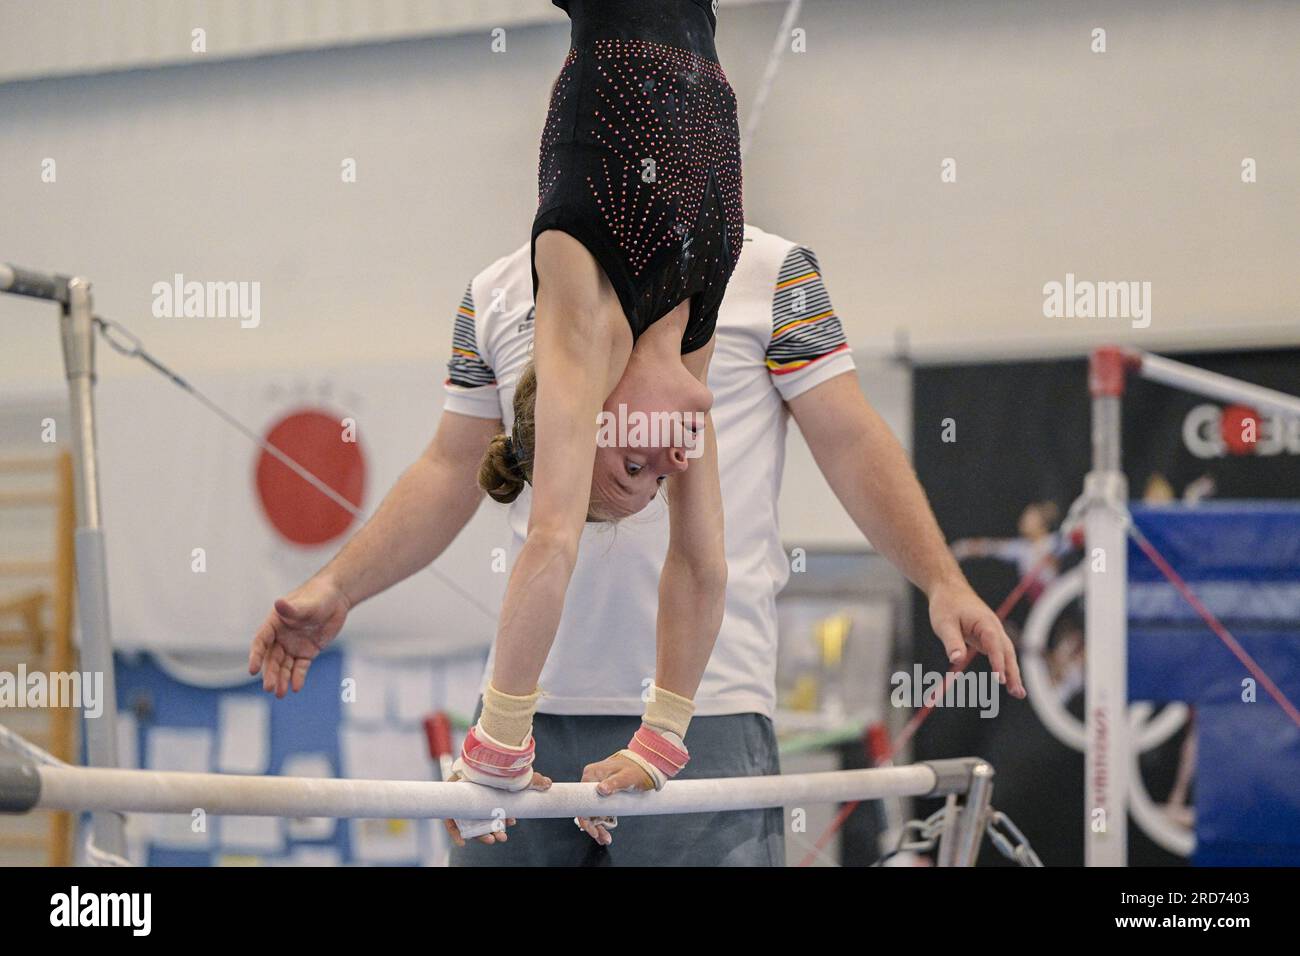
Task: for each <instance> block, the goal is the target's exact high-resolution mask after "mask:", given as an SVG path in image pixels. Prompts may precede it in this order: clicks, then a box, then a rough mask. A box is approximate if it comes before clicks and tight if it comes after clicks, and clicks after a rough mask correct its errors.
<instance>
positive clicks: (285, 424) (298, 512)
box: [256, 409, 366, 546]
mask: <svg viewBox="0 0 1300 956" xmlns="http://www.w3.org/2000/svg"><path fill="white" fill-rule="evenodd" d="M265 437H266V441H268V442H269V443H270V444H272V445H274V446H275V447H276V448H278V449H280V451H282V452H284V453H285V454H286V455H288V456H289V457H290V458H292V459H293V460H294V461H296V462H297V463H298V464H300V465H302V466H303V467H304V468H306V469H307V470H308V471H309V472H311V473H312V474H313V475H315V476H316V477H317V478H319V479H320V480H321V481H323V482H324V483H325V484H326V485H328V486H329V487H330V488H332V489H333V490H334V491H335V492H336V493H337V494H338V495H339V496H340V497H342V498H343V499H344V500H345V501H348V502H351V504H352V505H353V507H357V508H359V507H360V506H361V495H362V492H363V491H364V490H365V485H366V462H365V458H364V456H363V455H362V453H361V446H360V445H359V444H358V443H357V442H356V441H345V440H344V439H345V437H347V436H346V435H345V434H344V426H343V424H342V423H341V422H340V420H339V417H338V416H336V415H327V414H325V413H324V412H321V411H317V410H315V409H301V410H299V411H295V412H291V413H290V414H288V415H286V416H285V417H284V418H282V419H280V420H279V421H278V422H276V423H275V425H273V426H272V427H271V430H270V432H268V433H267V435H266V436H265ZM256 482H257V497H258V500H259V501H261V503H262V511H263V512H264V513H265V514H266V518H267V520H268V521H270V522H271V525H272V527H274V528H275V530H276V531H278V532H279V533H280V534H281V536H283V537H284V538H286V539H287V540H289V541H291V542H292V543H294V544H299V545H304V546H312V545H319V544H324V543H325V542H327V541H332V540H333V539H335V538H337V537H338V536H339V535H341V534H342V533H343V532H345V531H347V529H348V528H349V526H351V524H352V514H351V513H350V512H349V511H347V510H346V509H344V508H343V507H342V506H341V505H339V504H338V503H337V502H336V501H333V500H332V499H331V498H329V497H327V496H326V495H325V494H324V493H323V492H321V491H320V490H319V489H317V488H316V487H315V486H314V485H312V484H310V483H309V482H308V481H307V480H306V479H304V478H302V477H301V476H300V475H298V474H297V472H295V471H293V470H292V469H290V468H289V466H288V465H286V464H284V463H283V462H282V461H280V460H279V459H278V458H276V457H275V456H274V455H272V454H271V453H270V452H268V451H266V450H265V449H263V451H262V454H261V456H260V457H259V458H258V459H257V474H256Z"/></svg>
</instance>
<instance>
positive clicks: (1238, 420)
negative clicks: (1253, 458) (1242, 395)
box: [1219, 405, 1259, 455]
mask: <svg viewBox="0 0 1300 956" xmlns="http://www.w3.org/2000/svg"><path fill="white" fill-rule="evenodd" d="M1219 433H1220V434H1221V435H1222V436H1223V443H1224V444H1225V445H1227V446H1228V453H1229V454H1231V455H1250V454H1254V452H1255V448H1256V445H1255V443H1256V442H1257V441H1259V412H1257V411H1255V409H1253V408H1251V407H1249V406H1247V405H1229V406H1228V407H1227V408H1225V409H1224V410H1223V423H1222V425H1221V426H1220V430H1219Z"/></svg>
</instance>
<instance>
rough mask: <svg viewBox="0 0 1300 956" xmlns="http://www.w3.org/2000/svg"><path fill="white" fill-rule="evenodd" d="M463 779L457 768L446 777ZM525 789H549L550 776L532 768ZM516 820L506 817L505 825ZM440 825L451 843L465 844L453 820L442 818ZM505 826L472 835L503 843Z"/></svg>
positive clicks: (508, 825) (487, 842)
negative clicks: (531, 779) (530, 776)
mask: <svg viewBox="0 0 1300 956" xmlns="http://www.w3.org/2000/svg"><path fill="white" fill-rule="evenodd" d="M464 779H465V778H464V777H462V776H461V774H460V771H459V770H457V771H456V772H455V773H453V774H452V775H451V776H450V777H448V778H447V782H448V783H454V782H456V781H457V780H464ZM480 786H481V784H480ZM527 789H529V790H550V789H551V778H550V777H545V776H543V775H542V774H540V773H538V772H537V771H536V770H534V771H533V781H532V783H530V784H529V785H528V787H527ZM518 822H519V821H518V820H516V819H515V818H514V817H508V818H507V819H506V827H512V826H514V825H515V824H516V823H518ZM442 825H443V826H444V827H446V829H447V835H448V836H449V837H451V842H452V843H454V844H456V846H460V847H463V846H464V845H465V838H464V837H462V836H461V835H460V828H459V827H457V826H456V821H455V820H443V821H442ZM506 827H502V828H501V829H500V830H493V831H492V832H491V833H485V834H483V835H482V836H480V837H474V839H476V840H478V842H479V843H485V844H487V845H488V846H491V845H492V844H494V843H505V842H506V840H507V839H508V835H507V834H506Z"/></svg>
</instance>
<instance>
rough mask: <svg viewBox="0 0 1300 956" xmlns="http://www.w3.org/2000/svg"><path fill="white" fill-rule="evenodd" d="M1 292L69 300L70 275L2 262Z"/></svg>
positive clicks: (0, 275)
mask: <svg viewBox="0 0 1300 956" xmlns="http://www.w3.org/2000/svg"><path fill="white" fill-rule="evenodd" d="M0 292H11V293H13V294H14V295H29V296H31V297H32V298H34V299H48V300H49V301H51V302H62V303H66V302H67V301H68V277H67V276H61V275H51V274H49V273H47V272H38V271H37V270H35V269H24V268H22V267H21V266H16V265H13V264H11V263H4V262H0Z"/></svg>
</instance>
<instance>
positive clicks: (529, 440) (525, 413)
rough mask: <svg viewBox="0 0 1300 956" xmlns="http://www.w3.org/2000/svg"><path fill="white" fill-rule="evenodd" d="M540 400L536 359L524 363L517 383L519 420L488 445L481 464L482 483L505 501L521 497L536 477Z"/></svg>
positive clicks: (516, 394) (479, 478) (516, 393)
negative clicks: (535, 413)
mask: <svg viewBox="0 0 1300 956" xmlns="http://www.w3.org/2000/svg"><path fill="white" fill-rule="evenodd" d="M536 404H537V369H536V368H535V367H534V366H533V363H532V362H529V363H528V365H526V366H525V367H524V370H523V372H522V373H521V374H520V376H519V383H518V384H517V385H516V386H515V401H514V409H515V423H514V427H513V428H511V430H510V432H511V433H510V434H509V435H505V434H502V435H497V436H496V437H495V438H493V439H492V442H491V443H490V444H489V445H488V448H487V452H486V454H484V456H483V463H482V464H481V465H479V468H478V485H479V487H480V488H482V489H483V490H484V491H486V492H487V493H488V496H489V497H491V498H492V499H493V500H495V501H500V502H501V503H502V504H509V503H510V502H512V501H514V500H515V499H516V498H518V497H519V494H520V492H522V491H523V490H524V485H525V484H529V483H531V482H532V480H533V446H534V441H535V437H536V425H535V423H534V418H533V410H534V407H535V406H536Z"/></svg>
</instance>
